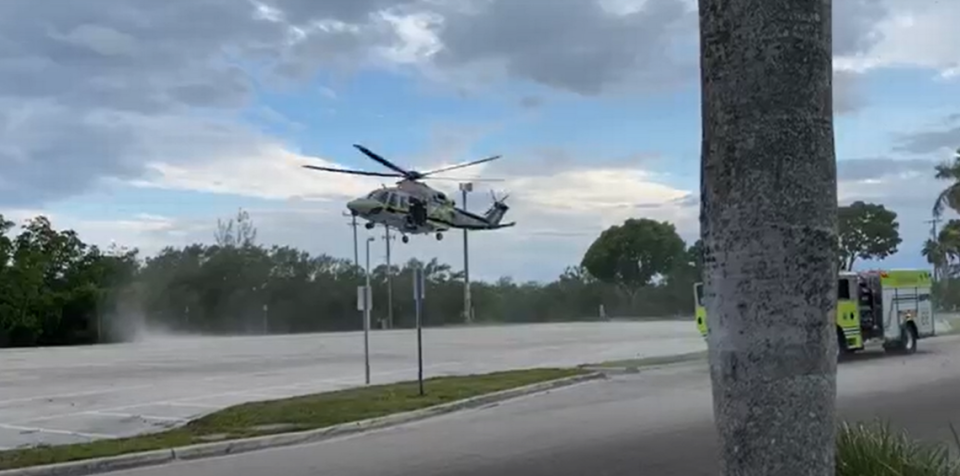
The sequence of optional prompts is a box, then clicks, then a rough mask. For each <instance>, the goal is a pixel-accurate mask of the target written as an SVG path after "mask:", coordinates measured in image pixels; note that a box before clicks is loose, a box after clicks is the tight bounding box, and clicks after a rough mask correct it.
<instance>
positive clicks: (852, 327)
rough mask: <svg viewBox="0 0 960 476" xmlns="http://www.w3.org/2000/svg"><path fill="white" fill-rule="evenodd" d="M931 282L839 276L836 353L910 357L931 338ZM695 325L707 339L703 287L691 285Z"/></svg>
mask: <svg viewBox="0 0 960 476" xmlns="http://www.w3.org/2000/svg"><path fill="white" fill-rule="evenodd" d="M931 283H932V279H931V276H930V272H929V271H926V270H889V271H864V272H852V271H842V272H840V274H839V276H838V280H837V313H836V317H835V322H836V327H837V344H838V353H839V354H845V353H852V352H857V351H860V350H863V349H864V348H865V347H866V346H867V345H868V344H870V343H880V344H882V345H883V348H884V349H885V350H887V351H888V352H902V353H907V354H912V353H914V352H916V350H917V341H918V340H919V339H922V338H925V337H931V336H934V335H936V325H935V322H934V321H935V319H934V315H933V304H932V302H931V301H930V289H931ZM694 299H695V303H696V321H697V328H698V329H699V331H700V334H701V335H702V336H703V337H704V338H706V336H707V333H708V332H709V327H708V326H707V311H706V308H705V307H704V303H703V284H702V283H697V284H695V285H694Z"/></svg>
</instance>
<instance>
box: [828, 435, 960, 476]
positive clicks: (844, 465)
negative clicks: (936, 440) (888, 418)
mask: <svg viewBox="0 0 960 476" xmlns="http://www.w3.org/2000/svg"><path fill="white" fill-rule="evenodd" d="M952 428H953V427H952V426H951V429H952ZM954 437H955V438H956V433H954ZM836 474H837V476H960V465H958V462H957V461H956V460H955V459H954V458H953V457H952V456H951V454H950V450H949V448H948V447H947V446H946V445H943V444H936V445H935V444H926V443H921V442H918V441H916V440H914V439H912V438H910V437H909V435H907V433H906V432H905V431H894V430H892V429H891V428H890V426H889V425H888V424H886V423H883V422H880V421H877V422H875V423H873V424H869V425H868V424H863V423H856V424H849V423H843V424H841V425H840V428H839V430H838V432H837V473H836Z"/></svg>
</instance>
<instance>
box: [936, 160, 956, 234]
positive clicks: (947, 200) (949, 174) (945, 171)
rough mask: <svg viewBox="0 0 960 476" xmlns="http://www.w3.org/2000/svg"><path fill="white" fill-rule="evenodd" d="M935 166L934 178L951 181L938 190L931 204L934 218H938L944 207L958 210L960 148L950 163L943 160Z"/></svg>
mask: <svg viewBox="0 0 960 476" xmlns="http://www.w3.org/2000/svg"><path fill="white" fill-rule="evenodd" d="M935 168H936V171H937V174H936V175H935V177H936V178H938V179H940V180H949V181H951V182H952V183H951V184H950V185H948V186H947V188H945V189H944V190H943V191H942V192H940V195H938V196H937V201H936V202H935V203H934V204H933V216H934V218H940V217H941V216H942V215H943V210H944V208H950V209H951V210H954V211H960V148H958V149H957V150H956V152H954V154H953V162H952V163H951V162H944V163H942V164H939V165H937V166H936V167H935Z"/></svg>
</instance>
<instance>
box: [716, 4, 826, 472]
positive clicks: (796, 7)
mask: <svg viewBox="0 0 960 476" xmlns="http://www.w3.org/2000/svg"><path fill="white" fill-rule="evenodd" d="M831 8H832V5H831V1H830V0H823V1H785V0H778V1H771V0H700V3H699V13H700V65H701V91H702V94H701V97H702V101H703V107H702V108H701V111H702V116H703V117H702V129H701V130H702V134H703V140H702V156H701V199H700V200H701V208H700V230H701V231H700V232H701V236H702V239H703V243H704V249H705V256H704V271H705V272H704V277H705V280H704V286H705V301H706V305H707V313H708V315H709V316H710V333H709V334H708V347H709V355H710V374H711V379H712V383H713V401H714V416H715V422H716V427H717V430H718V432H719V442H720V461H721V468H720V474H721V475H730V476H732V475H766V474H777V475H782V476H791V475H797V476H799V475H803V476H833V474H834V470H835V468H834V465H835V463H834V456H835V441H836V414H835V408H834V405H835V402H834V400H835V398H836V362H835V360H834V358H833V356H834V354H835V353H836V351H837V348H836V346H837V342H836V333H835V329H834V327H833V324H832V320H831V318H830V317H829V316H830V315H831V313H834V312H835V310H836V271H837V263H838V259H837V242H838V241H837V238H838V237H837V177H836V157H835V155H834V142H833V111H832V107H831V106H832V100H831V88H832V85H831V78H832V67H831V61H832V60H831V58H832V49H831ZM787 290H788V291H787Z"/></svg>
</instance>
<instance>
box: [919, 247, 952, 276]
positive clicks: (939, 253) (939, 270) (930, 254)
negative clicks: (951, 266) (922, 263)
mask: <svg viewBox="0 0 960 476" xmlns="http://www.w3.org/2000/svg"><path fill="white" fill-rule="evenodd" d="M920 254H921V255H923V257H924V258H927V263H930V264H931V265H933V277H934V279H936V280H937V281H940V280H941V279H943V276H942V274H943V271H944V268H945V266H946V264H947V254H946V250H945V248H944V246H943V243H941V242H940V240H934V239H932V238H928V239H927V241H926V242H924V243H923V249H922V250H921V251H920Z"/></svg>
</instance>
